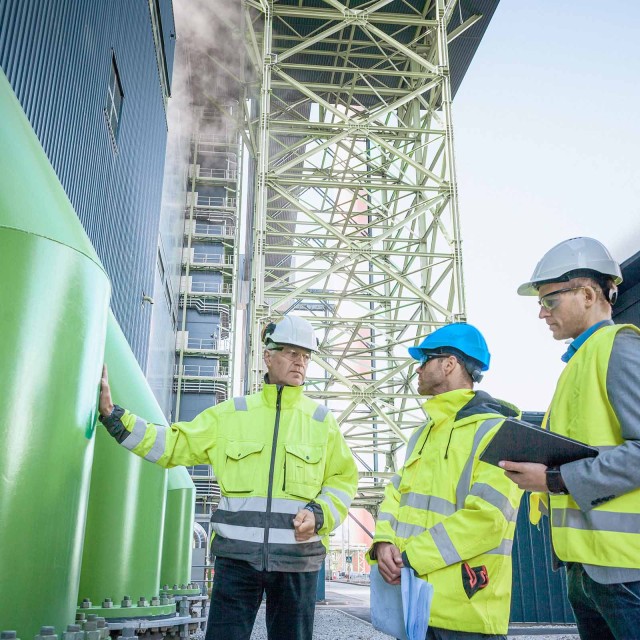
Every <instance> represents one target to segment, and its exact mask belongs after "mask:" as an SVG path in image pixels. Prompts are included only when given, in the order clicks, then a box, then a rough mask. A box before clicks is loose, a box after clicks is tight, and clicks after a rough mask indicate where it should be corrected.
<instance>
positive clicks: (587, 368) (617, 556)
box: [532, 324, 640, 569]
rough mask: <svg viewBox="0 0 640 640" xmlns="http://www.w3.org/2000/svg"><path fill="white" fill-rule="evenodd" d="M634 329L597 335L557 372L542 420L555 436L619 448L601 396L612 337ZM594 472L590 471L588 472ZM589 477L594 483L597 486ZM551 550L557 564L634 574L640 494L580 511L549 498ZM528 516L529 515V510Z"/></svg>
mask: <svg viewBox="0 0 640 640" xmlns="http://www.w3.org/2000/svg"><path fill="white" fill-rule="evenodd" d="M622 329H626V330H632V331H636V332H638V333H640V329H638V328H637V327H635V326H634V325H628V324H627V325H611V326H605V327H602V328H600V329H598V330H597V331H596V332H595V333H594V334H593V335H591V336H590V337H589V338H588V339H587V341H586V342H585V343H584V344H583V345H582V346H581V347H580V348H579V349H578V351H577V352H576V353H575V354H574V356H573V357H572V358H571V360H569V362H568V363H567V365H566V367H565V369H564V371H563V372H562V374H561V376H560V378H559V380H558V385H557V387H556V391H555V394H554V396H553V399H552V401H551V406H550V408H549V411H548V412H547V417H546V418H545V425H546V420H547V419H548V417H549V416H550V420H549V425H550V427H551V430H552V431H554V432H555V433H560V434H562V435H565V436H569V437H570V438H574V439H576V440H580V441H581V442H585V443H586V444H589V445H591V446H595V447H598V448H602V449H603V450H606V449H608V448H611V447H615V446H617V445H620V444H622V443H623V442H624V439H623V437H622V434H621V429H620V422H619V421H618V418H617V416H616V413H615V411H614V410H613V407H612V406H611V402H610V401H609V397H608V395H607V370H608V366H609V358H610V356H611V350H612V347H613V342H614V340H615V337H616V335H617V334H618V332H619V331H620V330H622ZM594 469H595V467H594ZM597 473H598V472H597V471H596V470H594V471H593V479H594V481H596V480H598V478H597ZM549 501H550V508H551V527H552V536H551V538H552V541H553V547H554V550H555V552H556V554H557V556H558V557H559V558H560V559H561V560H565V561H569V562H581V563H585V564H591V565H599V566H603V567H625V568H630V569H640V524H639V523H640V489H635V490H633V491H629V492H627V493H625V494H623V495H619V496H617V497H614V496H613V495H607V496H605V497H603V498H602V499H601V500H599V501H598V502H600V504H594V503H592V504H593V508H592V509H590V510H588V511H583V510H581V509H580V507H579V506H578V505H577V503H576V502H575V500H574V499H573V498H572V497H571V496H570V495H550V496H549ZM532 514H534V520H535V511H534V510H533V509H532Z"/></svg>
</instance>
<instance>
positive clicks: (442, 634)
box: [426, 627, 507, 640]
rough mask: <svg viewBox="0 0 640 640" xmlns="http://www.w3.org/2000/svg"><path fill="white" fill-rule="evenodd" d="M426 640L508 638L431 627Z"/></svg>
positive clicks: (490, 639)
mask: <svg viewBox="0 0 640 640" xmlns="http://www.w3.org/2000/svg"><path fill="white" fill-rule="evenodd" d="M426 640H507V636H495V635H488V634H486V633H473V632H469V631H452V630H451V629H438V628H437V627H429V629H428V630H427V638H426Z"/></svg>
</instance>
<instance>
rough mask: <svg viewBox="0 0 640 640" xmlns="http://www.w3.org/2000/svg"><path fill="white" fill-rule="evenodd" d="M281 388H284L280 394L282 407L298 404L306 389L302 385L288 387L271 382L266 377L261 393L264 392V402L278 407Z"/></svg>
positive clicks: (286, 407) (287, 407)
mask: <svg viewBox="0 0 640 640" xmlns="http://www.w3.org/2000/svg"><path fill="white" fill-rule="evenodd" d="M279 389H282V394H281V395H280V407H281V408H282V409H289V408H291V407H294V406H295V405H296V404H298V402H300V399H301V398H302V396H303V391H304V387H303V386H302V385H301V386H299V387H287V386H285V385H275V384H269V383H268V382H267V380H266V379H265V383H264V385H263V387H262V391H261V392H260V393H261V394H262V398H263V400H264V403H265V404H266V405H267V406H269V407H272V408H274V409H275V408H276V403H277V401H278V390H279Z"/></svg>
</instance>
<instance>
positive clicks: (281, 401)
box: [119, 384, 358, 572]
mask: <svg viewBox="0 0 640 640" xmlns="http://www.w3.org/2000/svg"><path fill="white" fill-rule="evenodd" d="M121 422H122V424H123V425H124V427H125V428H126V430H127V431H129V432H130V433H129V435H128V436H126V437H125V438H124V439H120V438H119V440H121V444H122V445H123V446H125V447H127V448H128V449H130V450H131V451H132V452H133V453H135V454H137V455H139V456H141V457H143V458H145V459H146V460H149V461H151V462H155V463H157V464H160V465H161V466H163V467H174V466H178V465H184V466H191V465H197V464H210V465H211V466H212V467H213V470H214V473H215V475H216V479H217V480H218V482H219V484H220V489H221V493H222V499H221V500H220V504H219V505H218V509H217V510H216V511H215V512H214V513H213V516H212V522H213V531H214V532H215V538H214V540H213V547H212V548H213V553H214V554H215V555H217V556H222V557H227V558H235V559H239V560H245V561H247V562H249V563H250V564H251V565H252V566H253V567H255V568H256V569H258V570H267V571H291V572H300V571H316V570H318V569H319V568H320V566H321V565H322V563H323V561H324V557H325V554H326V550H327V549H328V535H329V533H330V532H331V531H332V530H333V529H335V527H337V526H338V525H339V524H340V523H341V522H342V521H343V520H344V518H345V517H346V515H347V511H348V509H349V505H350V504H351V500H352V499H353V496H354V495H355V492H356V488H357V482H358V473H357V469H356V465H355V462H354V460H353V456H352V455H351V451H350V450H349V448H348V447H347V444H346V443H345V441H344V438H343V437H342V434H341V433H340V430H339V427H338V424H337V422H336V420H335V418H334V417H333V415H332V414H331V413H330V411H329V410H328V409H327V407H325V406H324V405H319V404H318V403H316V402H314V401H313V400H311V399H309V398H307V397H306V396H305V395H304V394H303V392H302V387H276V385H270V384H265V385H264V388H263V389H262V391H261V392H259V393H255V394H252V395H249V396H242V397H239V398H233V399H231V400H227V401H225V402H222V403H220V404H218V405H215V406H213V407H210V408H209V409H207V410H205V411H203V412H202V413H201V414H199V415H198V416H196V418H194V420H192V421H191V422H177V423H175V424H173V425H171V427H169V428H166V427H163V426H159V425H154V424H147V423H146V422H144V421H143V420H142V419H141V418H138V417H136V416H135V415H133V414H131V413H129V412H125V414H124V415H123V416H122V419H121ZM310 501H314V502H315V503H317V504H318V505H320V507H321V509H322V515H323V524H322V527H321V528H320V529H319V531H318V535H315V536H313V537H312V538H311V539H310V540H308V541H305V542H296V540H295V537H294V529H293V525H292V520H293V518H294V516H295V514H296V513H297V511H298V510H299V509H301V508H303V507H304V506H305V505H306V504H308V503H309V502H310Z"/></svg>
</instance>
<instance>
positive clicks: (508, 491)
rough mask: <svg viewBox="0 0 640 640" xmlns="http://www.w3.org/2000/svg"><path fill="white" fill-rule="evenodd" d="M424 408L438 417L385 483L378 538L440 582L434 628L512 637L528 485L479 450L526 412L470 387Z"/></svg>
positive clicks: (423, 575)
mask: <svg viewBox="0 0 640 640" xmlns="http://www.w3.org/2000/svg"><path fill="white" fill-rule="evenodd" d="M424 406H425V409H426V411H427V414H428V416H429V418H430V420H429V422H427V424H426V425H424V426H423V427H420V428H419V429H417V430H416V431H415V432H414V434H413V435H412V437H411V439H410V440H409V444H408V447H407V460H406V462H405V464H404V466H403V467H402V469H401V470H400V471H399V472H398V473H397V474H396V475H395V476H393V477H392V478H391V481H390V483H389V485H388V486H387V487H386V490H385V499H384V501H383V502H382V504H381V506H380V513H379V516H378V521H377V522H376V532H375V536H374V544H375V543H377V542H390V543H392V544H395V545H396V546H397V547H398V548H399V549H400V551H401V552H402V554H403V559H404V561H405V565H406V564H408V565H409V566H410V567H411V568H412V569H413V570H414V571H415V572H416V573H417V574H418V575H419V576H420V577H421V578H423V579H425V580H427V581H428V582H430V583H432V584H433V587H434V595H433V602H432V605H431V616H430V621H429V624H430V626H432V627H438V628H443V629H451V630H456V631H467V632H475V633H485V634H505V633H507V630H508V625H509V612H510V604H511V548H512V545H513V536H514V532H515V524H516V518H517V514H518V507H519V505H520V499H521V497H522V491H521V490H520V489H518V487H517V486H516V485H515V484H514V483H513V482H511V480H509V479H508V478H507V477H506V476H505V475H504V472H503V471H502V470H501V469H500V468H498V467H495V466H493V465H490V464H488V463H486V462H481V461H480V460H479V459H478V456H479V455H480V453H481V452H482V451H483V449H484V448H485V446H486V445H487V444H488V442H489V440H490V439H491V438H492V436H493V434H494V433H495V431H496V430H497V429H498V427H499V426H500V424H502V422H503V420H504V418H505V417H507V416H510V417H517V416H519V415H520V412H519V411H518V410H517V409H516V408H515V407H513V406H512V405H508V404H507V403H504V402H502V401H499V400H495V399H494V398H492V397H491V396H490V395H489V394H487V393H485V392H482V391H479V392H474V391H472V390H468V389H457V390H455V391H449V392H447V393H443V394H440V395H437V396H434V397H433V398H432V399H430V400H428V401H427V402H426V403H425V405H424ZM373 555H375V553H374V554H373ZM465 564H466V565H467V566H466V567H465ZM482 568H484V570H485V573H484V574H483V575H486V576H487V577H488V583H487V584H486V586H485V587H484V588H482V589H479V590H477V591H475V592H474V593H471V594H470V595H468V594H467V590H466V589H465V582H467V586H468V581H469V577H468V576H469V569H471V570H473V569H476V574H477V575H480V573H481V571H482Z"/></svg>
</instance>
